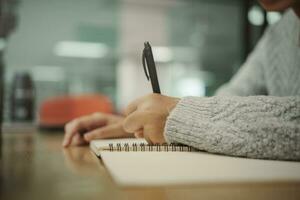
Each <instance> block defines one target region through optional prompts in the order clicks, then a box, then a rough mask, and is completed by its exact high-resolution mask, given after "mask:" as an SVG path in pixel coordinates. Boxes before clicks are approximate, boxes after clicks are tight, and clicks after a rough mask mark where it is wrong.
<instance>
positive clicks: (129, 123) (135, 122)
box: [123, 111, 146, 133]
mask: <svg viewBox="0 0 300 200" xmlns="http://www.w3.org/2000/svg"><path fill="white" fill-rule="evenodd" d="M145 122H146V120H145V114H144V113H142V112H137V111H136V112H133V113H131V114H130V115H129V116H128V117H126V118H125V119H124V121H123V128H124V130H125V131H126V132H129V133H135V132H138V131H139V130H140V129H143V126H144V124H145Z"/></svg>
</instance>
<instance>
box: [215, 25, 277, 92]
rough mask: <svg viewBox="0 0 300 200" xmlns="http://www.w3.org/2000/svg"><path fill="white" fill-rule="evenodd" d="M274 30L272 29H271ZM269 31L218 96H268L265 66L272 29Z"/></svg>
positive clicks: (222, 87)
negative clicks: (269, 35)
mask: <svg viewBox="0 0 300 200" xmlns="http://www.w3.org/2000/svg"><path fill="white" fill-rule="evenodd" d="M271 28H272V27H271ZM271 28H269V29H267V31H266V33H265V34H264V36H263V37H262V38H261V39H260V41H259V42H258V44H257V46H256V47H255V49H254V51H252V53H251V54H250V55H249V56H248V58H247V60H246V62H245V63H244V64H243V65H242V66H241V67H240V69H239V70H238V72H237V73H236V74H235V75H234V77H233V78H232V79H231V80H230V81H229V82H228V83H226V84H224V85H223V86H221V87H220V88H219V89H218V90H217V92H216V95H237V96H251V95H267V91H266V86H265V85H266V84H265V77H264V65H265V58H266V56H265V54H266V53H267V52H268V41H267V40H268V37H267V36H268V34H269V32H271V31H272V29H271Z"/></svg>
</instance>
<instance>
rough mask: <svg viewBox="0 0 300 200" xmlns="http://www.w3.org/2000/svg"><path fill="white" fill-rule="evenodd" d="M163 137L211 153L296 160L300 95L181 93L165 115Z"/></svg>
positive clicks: (299, 148) (298, 155) (299, 147)
mask: <svg viewBox="0 0 300 200" xmlns="http://www.w3.org/2000/svg"><path fill="white" fill-rule="evenodd" d="M165 138H166V139H167V141H168V142H176V143H183V144H186V145H190V146H193V147H195V148H197V149H200V150H205V151H209V152H214V153H221V154H227V155H233V156H246V157H251V158H267V159H287V160H289V159H291V160H300V96H295V97H270V96H269V97H268V96H251V97H237V96H227V97H225V96H216V97H210V98H199V97H186V98H183V99H182V100H181V101H180V102H179V103H178V104H177V106H176V107H175V108H174V110H173V111H172V112H171V114H170V116H169V117H168V120H167V123H166V126H165Z"/></svg>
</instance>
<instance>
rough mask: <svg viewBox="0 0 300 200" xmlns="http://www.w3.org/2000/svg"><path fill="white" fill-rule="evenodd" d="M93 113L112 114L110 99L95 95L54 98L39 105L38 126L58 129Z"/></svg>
mask: <svg viewBox="0 0 300 200" xmlns="http://www.w3.org/2000/svg"><path fill="white" fill-rule="evenodd" d="M94 112H103V113H112V112H113V105H112V102H111V101H110V99H109V98H108V97H106V96H104V95H96V94H95V95H94V94H92V95H80V96H61V97H55V98H52V99H48V100H46V101H44V102H43V103H42V104H41V107H40V110H39V125H40V127H41V128H50V129H51V128H54V129H60V128H63V127H64V125H65V124H66V123H67V122H69V121H71V120H73V119H75V118H77V117H81V116H84V115H89V114H92V113H94Z"/></svg>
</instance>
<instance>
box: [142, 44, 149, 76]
mask: <svg viewBox="0 0 300 200" xmlns="http://www.w3.org/2000/svg"><path fill="white" fill-rule="evenodd" d="M145 60H146V57H145V49H144V50H143V55H142V62H143V67H144V72H145V75H146V77H147V79H148V81H149V79H150V77H149V75H148V70H147V67H146V62H145Z"/></svg>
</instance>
